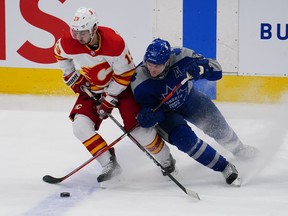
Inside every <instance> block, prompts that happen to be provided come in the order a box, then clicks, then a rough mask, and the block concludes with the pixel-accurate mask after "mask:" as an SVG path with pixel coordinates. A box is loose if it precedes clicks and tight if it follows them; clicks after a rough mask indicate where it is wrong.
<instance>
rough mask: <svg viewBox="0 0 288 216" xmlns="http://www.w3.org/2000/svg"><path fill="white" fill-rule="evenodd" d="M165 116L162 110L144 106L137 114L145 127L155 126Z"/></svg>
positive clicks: (138, 119) (141, 124)
mask: <svg viewBox="0 0 288 216" xmlns="http://www.w3.org/2000/svg"><path fill="white" fill-rule="evenodd" d="M164 118H165V115H164V112H163V111H161V110H158V111H155V112H153V110H152V109H151V108H143V109H141V111H140V112H139V113H138V115H137V121H138V123H139V125H140V126H141V127H143V128H149V127H153V126H155V125H156V124H158V123H159V122H161V121H163V120H164Z"/></svg>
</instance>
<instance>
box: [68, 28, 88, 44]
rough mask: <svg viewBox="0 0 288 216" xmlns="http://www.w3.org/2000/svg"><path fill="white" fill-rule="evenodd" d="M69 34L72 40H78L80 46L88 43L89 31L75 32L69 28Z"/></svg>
mask: <svg viewBox="0 0 288 216" xmlns="http://www.w3.org/2000/svg"><path fill="white" fill-rule="evenodd" d="M70 33H71V36H72V38H73V39H75V40H78V41H79V42H80V43H82V44H86V43H88V42H89V41H90V39H91V33H90V31H89V30H84V31H76V30H74V29H72V28H71V29H70Z"/></svg>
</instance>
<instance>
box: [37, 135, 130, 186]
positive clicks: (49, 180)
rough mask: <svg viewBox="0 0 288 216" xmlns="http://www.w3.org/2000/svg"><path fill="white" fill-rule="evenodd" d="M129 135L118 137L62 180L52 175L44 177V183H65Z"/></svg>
mask: <svg viewBox="0 0 288 216" xmlns="http://www.w3.org/2000/svg"><path fill="white" fill-rule="evenodd" d="M127 134H128V133H127V132H126V133H124V134H122V135H121V136H120V137H118V138H117V139H116V140H114V141H113V142H112V143H111V144H110V145H108V146H106V147H105V148H103V149H101V150H100V151H99V152H98V153H97V154H96V155H94V156H93V157H92V158H90V159H89V160H87V161H86V162H85V163H83V164H82V165H80V166H79V167H77V168H75V169H74V170H72V171H71V172H70V173H68V174H67V175H65V176H63V177H60V178H56V177H53V176H51V175H45V176H43V178H42V179H43V181H44V182H47V183H50V184H57V183H60V182H62V181H64V180H65V179H67V178H69V177H70V176H72V175H73V174H74V173H76V172H78V171H79V170H80V169H82V168H83V167H85V166H86V165H88V164H89V163H91V162H92V161H93V160H95V159H96V158H97V157H99V156H100V155H101V154H103V153H104V152H106V151H107V150H108V149H110V148H111V147H112V146H114V145H115V144H116V143H118V142H119V141H120V140H122V139H123V138H124V137H125V136H126V135H127Z"/></svg>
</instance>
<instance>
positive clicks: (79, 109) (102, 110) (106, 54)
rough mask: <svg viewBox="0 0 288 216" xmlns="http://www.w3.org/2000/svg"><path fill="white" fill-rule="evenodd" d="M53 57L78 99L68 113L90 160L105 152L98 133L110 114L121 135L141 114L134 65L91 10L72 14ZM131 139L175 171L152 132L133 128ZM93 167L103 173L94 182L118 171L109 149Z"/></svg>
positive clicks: (123, 46) (117, 37) (119, 39)
mask: <svg viewBox="0 0 288 216" xmlns="http://www.w3.org/2000/svg"><path fill="white" fill-rule="evenodd" d="M54 52H55V56H56V59H57V61H58V63H59V66H60V68H61V70H62V71H63V78H64V81H65V83H66V84H67V85H68V86H70V87H71V88H72V89H73V91H74V92H75V93H78V94H79V96H78V98H77V101H76V103H75V105H74V107H73V109H72V111H71V113H70V118H71V120H72V121H73V123H72V126H73V132H74V135H75V136H76V137H77V138H78V139H79V140H80V141H81V142H82V143H83V145H84V146H85V147H86V148H87V150H88V151H89V152H90V153H91V154H92V155H95V154H97V153H98V152H99V151H100V150H101V149H103V148H104V147H105V146H107V143H106V141H105V140H104V139H103V138H102V136H101V135H100V134H99V133H98V132H97V131H98V130H99V127H100V125H101V122H102V121H103V120H104V119H106V118H107V113H111V112H112V110H113V108H115V107H117V108H118V109H119V113H120V115H121V117H122V119H123V123H124V128H125V129H126V130H130V129H132V128H133V127H134V126H136V125H137V121H136V115H137V113H138V112H139V110H140V108H139V106H138V104H137V103H136V102H135V100H134V97H133V94H132V91H131V89H130V85H129V84H130V80H131V78H132V75H133V74H134V70H135V64H134V62H133V59H132V57H131V55H130V52H129V50H128V47H127V45H126V43H125V41H124V40H123V38H122V37H121V36H120V35H119V34H117V33H116V32H115V31H114V30H113V29H111V28H108V27H104V26H98V20H97V16H96V13H95V11H94V10H93V9H92V8H85V7H80V8H79V9H78V10H77V11H76V13H75V15H74V16H73V20H72V22H71V26H70V32H67V33H66V34H65V35H64V36H63V37H62V38H60V39H59V40H58V41H57V42H56V44H55V49H54ZM83 85H84V86H86V87H88V88H89V89H90V90H91V91H92V92H93V94H94V95H95V97H96V98H98V99H99V103H98V104H96V103H95V101H94V100H93V99H91V98H90V97H88V96H87V94H86V93H85V92H83V91H82V90H83V89H82V88H81V86H83ZM111 133H112V131H111ZM131 135H132V136H133V137H134V138H135V139H136V140H137V141H138V142H139V143H141V145H143V146H144V147H145V148H146V149H147V150H148V151H149V152H151V153H152V155H153V156H155V158H156V159H157V160H158V161H159V162H160V163H161V164H162V165H163V166H164V167H165V168H166V170H167V171H169V172H172V171H174V169H175V160H174V159H173V158H172V156H171V154H170V150H169V148H168V147H167V145H166V144H165V143H164V141H163V140H162V139H161V138H160V137H159V136H158V135H157V133H156V131H155V130H154V129H150V128H149V129H148V128H142V127H137V128H136V129H134V130H133V131H132V132H131ZM97 161H98V162H99V163H100V164H101V166H102V167H103V170H102V173H101V174H100V175H99V176H98V178H97V180H98V182H103V181H106V180H109V179H111V178H112V177H114V176H116V175H118V174H120V173H121V171H122V170H121V167H120V165H119V164H118V162H117V160H116V156H115V151H114V149H113V148H112V149H110V150H109V151H106V152H105V153H103V154H102V155H100V156H99V157H97Z"/></svg>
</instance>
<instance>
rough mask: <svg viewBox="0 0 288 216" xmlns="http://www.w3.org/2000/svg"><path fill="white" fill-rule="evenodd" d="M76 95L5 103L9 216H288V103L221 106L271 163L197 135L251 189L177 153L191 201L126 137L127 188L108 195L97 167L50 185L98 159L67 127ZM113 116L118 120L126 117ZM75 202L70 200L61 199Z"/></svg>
mask: <svg viewBox="0 0 288 216" xmlns="http://www.w3.org/2000/svg"><path fill="white" fill-rule="evenodd" d="M74 100H75V97H73V96H69V97H64V96H63V97H61V96H59V97H58V96H57V97H56V96H32V95H0V122H1V124H0V143H1V151H0V171H1V177H0V215H1V216H16V215H17V216H18V215H25V216H42V215H53V216H60V215H61V216H62V215H63V216H64V215H66V216H74V215H75V216H79V215H85V216H90V215H94V216H96V215H97V216H106V215H107V216H108V215H109V216H113V215H115V216H116V215H117V216H119V215H123V216H124V215H125V216H141V215H145V216H147V215H155V216H175V215H181V216H183V215H194V216H197V215H199V216H200V215H201V216H217V215H221V216H226V215H227V216H243V215H245V216H250V215H251V216H258V215H259V216H286V215H287V214H288V169H287V166H288V126H287V120H288V109H287V108H288V104H287V103H284V102H283V103H281V104H244V103H220V102H217V103H216V104H217V106H218V107H219V109H220V110H221V111H222V113H223V114H224V116H225V117H226V119H227V121H228V122H229V123H230V125H231V126H232V127H233V128H234V130H235V131H236V132H237V133H238V135H239V137H240V138H241V139H242V141H243V142H244V143H246V144H249V145H253V146H255V147H258V148H259V149H260V150H261V153H262V156H261V157H259V158H258V159H254V160H248V161H241V160H239V159H235V158H234V157H233V156H232V155H231V154H230V153H228V152H227V151H226V150H224V149H223V148H222V147H219V146H218V145H217V144H216V143H215V142H214V141H213V140H211V139H210V138H208V137H206V136H205V135H203V134H202V133H201V131H198V130H197V129H196V128H195V130H196V132H197V133H198V135H199V136H200V137H202V138H203V139H204V140H206V141H209V142H210V143H211V144H212V145H213V146H214V147H215V148H216V149H217V150H218V151H219V152H220V153H222V154H223V155H224V156H225V157H226V158H227V159H228V160H230V161H232V162H233V163H234V164H235V165H236V167H237V168H238V171H239V173H240V175H241V176H242V181H243V184H242V186H241V187H240V188H237V187H233V186H229V185H227V184H226V183H225V181H224V178H223V176H222V175H221V174H220V173H216V172H213V171H211V170H209V169H208V168H206V167H203V166H201V165H199V164H197V163H196V162H195V161H194V160H192V159H191V158H189V157H188V156H187V155H185V154H184V153H181V152H179V151H178V150H177V149H176V148H175V147H174V146H171V151H172V153H173V155H174V157H175V159H176V160H177V167H178V169H179V173H178V175H177V176H176V179H177V180H178V181H179V182H180V183H181V184H182V185H183V186H184V187H185V188H187V189H189V190H193V191H196V192H198V193H199V196H200V198H201V200H200V201H196V200H194V199H192V198H190V197H189V196H188V195H186V194H185V193H184V192H183V191H182V190H181V189H180V188H179V187H178V186H177V185H176V184H175V183H174V182H172V181H169V180H168V178H167V177H163V176H162V174H161V172H160V169H159V167H157V166H156V165H155V164H154V163H153V161H152V160H151V159H149V158H148V157H147V156H146V155H145V154H144V153H143V152H142V151H141V150H140V149H139V148H138V147H137V146H136V145H135V144H133V143H132V142H131V141H130V140H129V139H128V138H127V137H125V138H124V139H122V140H121V141H120V142H119V143H117V144H116V145H115V149H116V153H117V156H118V161H119V163H120V164H121V166H122V168H123V169H124V175H123V179H122V182H121V184H115V185H110V187H109V188H107V189H101V188H100V187H99V184H98V183H97V181H96V178H97V176H98V174H99V173H100V171H101V169H100V166H99V165H98V163H97V162H96V161H93V162H92V163H90V164H88V165H87V166H85V167H84V168H83V169H81V170H80V171H78V172H76V173H75V174H74V175H72V176H70V177H69V178H67V179H66V180H64V181H63V182H61V183H59V184H55V185H52V184H47V183H45V182H43V181H42V177H43V176H44V175H46V174H49V175H52V176H55V177H62V176H65V175H66V174H68V173H69V172H71V171H72V170H74V169H75V168H77V167H78V166H80V165H81V164H82V163H84V162H85V161H87V160H88V159H89V158H90V155H89V153H88V152H87V151H86V150H85V148H84V147H83V146H82V144H81V143H80V142H79V141H78V140H77V139H76V138H75V137H74V136H73V133H72V128H71V122H70V120H69V119H68V113H69V111H70V108H71V107H72V105H73V104H74ZM113 115H114V116H115V117H117V118H118V119H119V115H118V113H117V111H115V112H113ZM101 134H102V135H103V136H104V138H106V140H107V141H108V143H111V142H112V141H113V140H115V139H116V138H118V137H119V136H120V135H121V134H122V132H121V130H120V129H119V128H117V126H115V124H114V123H113V122H112V121H111V120H106V121H105V122H104V125H103V129H102V130H101ZM64 191H65V192H70V194H71V197H69V198H61V197H60V193H61V192H64Z"/></svg>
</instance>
